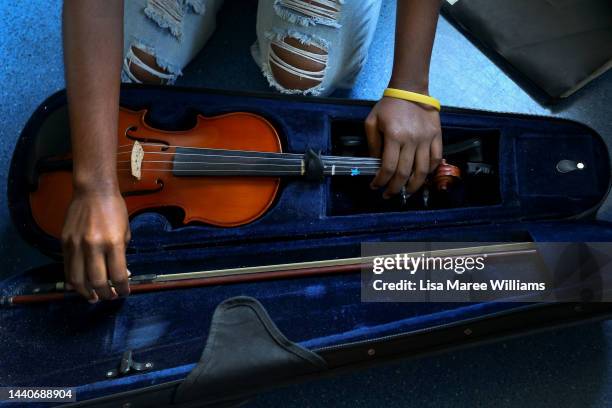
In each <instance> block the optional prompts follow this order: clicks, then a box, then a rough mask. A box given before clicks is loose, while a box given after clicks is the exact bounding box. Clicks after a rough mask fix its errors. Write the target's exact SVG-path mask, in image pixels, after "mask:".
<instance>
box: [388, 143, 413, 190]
mask: <svg viewBox="0 0 612 408" xmlns="http://www.w3.org/2000/svg"><path fill="white" fill-rule="evenodd" d="M413 163H414V146H413V145H404V147H403V148H402V151H401V153H400V158H399V163H398V165H397V170H396V171H395V174H394V175H393V178H392V179H391V182H390V183H389V185H388V186H387V190H385V193H384V194H383V198H391V197H392V196H394V195H396V194H397V193H399V192H400V190H401V189H402V187H404V186H405V185H406V183H407V182H408V179H409V178H410V175H411V174H412V164H413Z"/></svg>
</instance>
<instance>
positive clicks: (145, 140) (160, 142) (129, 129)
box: [125, 125, 170, 152]
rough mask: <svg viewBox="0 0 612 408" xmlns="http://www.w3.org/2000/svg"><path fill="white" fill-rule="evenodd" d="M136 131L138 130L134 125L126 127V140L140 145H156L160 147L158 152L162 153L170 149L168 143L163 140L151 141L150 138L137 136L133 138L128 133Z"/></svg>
mask: <svg viewBox="0 0 612 408" xmlns="http://www.w3.org/2000/svg"><path fill="white" fill-rule="evenodd" d="M137 130H138V126H136V125H132V126H129V127H127V128H126V129H125V137H126V138H127V139H129V140H137V141H139V142H140V143H153V144H157V145H162V146H161V147H160V150H161V151H162V152H165V151H166V150H168V148H169V147H170V144H169V143H168V142H166V141H165V140H160V139H151V138H147V137H138V136H133V135H131V134H130V133H129V132H136V131H137Z"/></svg>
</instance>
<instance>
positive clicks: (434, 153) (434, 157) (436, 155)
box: [429, 133, 443, 173]
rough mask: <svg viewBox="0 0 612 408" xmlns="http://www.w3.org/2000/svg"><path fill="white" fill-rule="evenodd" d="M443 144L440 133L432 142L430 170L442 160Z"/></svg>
mask: <svg viewBox="0 0 612 408" xmlns="http://www.w3.org/2000/svg"><path fill="white" fill-rule="evenodd" d="M442 154H443V146H442V134H441V133H439V134H438V135H437V136H436V137H435V138H434V140H433V141H432V142H431V148H430V153H429V155H430V160H429V172H430V173H431V172H433V171H434V170H435V169H436V168H437V167H438V166H439V165H440V163H441V162H442Z"/></svg>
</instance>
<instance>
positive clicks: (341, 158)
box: [117, 143, 380, 161]
mask: <svg viewBox="0 0 612 408" xmlns="http://www.w3.org/2000/svg"><path fill="white" fill-rule="evenodd" d="M141 145H142V146H162V147H173V148H185V149H190V150H191V149H193V150H206V151H219V152H237V153H239V154H236V155H226V156H230V157H249V156H243V155H242V154H243V153H247V154H255V155H257V154H262V153H263V154H266V153H271V154H278V155H282V156H284V157H264V156H261V155H260V156H254V157H253V158H266V159H284V160H287V159H291V157H294V158H295V159H293V160H301V159H302V158H303V156H304V155H303V154H299V153H284V152H261V151H253V150H229V149H215V148H209V147H186V146H174V145H165V144H153V143H141ZM123 147H130V148H131V147H132V145H121V146H119V149H120V148H123ZM131 153H132V150H131V149H129V150H127V151H119V152H118V153H117V154H131ZM145 153H153V154H174V155H195V156H198V155H202V154H199V153H180V152H158V151H146V150H145ZM206 156H214V157H219V156H222V155H217V154H211V155H206ZM287 156H290V157H287ZM323 158H326V159H327V158H329V159H332V160H350V161H360V160H365V161H380V159H379V158H375V157H349V156H347V157H344V156H325V155H323Z"/></svg>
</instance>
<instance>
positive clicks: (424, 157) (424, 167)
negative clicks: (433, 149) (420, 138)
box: [406, 145, 430, 194]
mask: <svg viewBox="0 0 612 408" xmlns="http://www.w3.org/2000/svg"><path fill="white" fill-rule="evenodd" d="M429 152H430V146H427V145H420V146H419V147H418V148H417V151H416V155H415V156H414V160H415V161H414V166H413V169H412V175H411V176H410V179H409V180H408V184H407V185H406V191H407V192H408V193H410V194H412V193H414V192H415V191H417V190H418V189H419V188H421V186H422V185H423V183H424V182H425V179H426V178H427V174H428V173H429Z"/></svg>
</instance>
